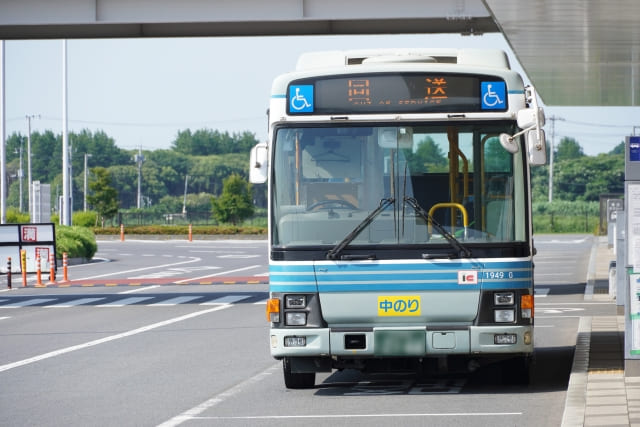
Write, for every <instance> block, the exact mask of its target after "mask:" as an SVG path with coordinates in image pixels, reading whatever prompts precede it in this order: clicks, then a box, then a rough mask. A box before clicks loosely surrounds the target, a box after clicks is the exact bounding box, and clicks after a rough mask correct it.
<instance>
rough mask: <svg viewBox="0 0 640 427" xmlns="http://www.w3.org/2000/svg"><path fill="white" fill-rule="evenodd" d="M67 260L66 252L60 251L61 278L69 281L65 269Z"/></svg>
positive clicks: (66, 268)
mask: <svg viewBox="0 0 640 427" xmlns="http://www.w3.org/2000/svg"><path fill="white" fill-rule="evenodd" d="M68 263H69V260H68V259H67V253H66V252H63V253H62V280H64V281H65V282H68V281H69V276H68V275H67V270H68V268H69V264H68Z"/></svg>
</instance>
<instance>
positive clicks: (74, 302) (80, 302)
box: [45, 297, 104, 308]
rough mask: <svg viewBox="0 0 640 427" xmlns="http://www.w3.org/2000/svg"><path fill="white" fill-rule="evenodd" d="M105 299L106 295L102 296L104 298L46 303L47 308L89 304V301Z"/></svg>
mask: <svg viewBox="0 0 640 427" xmlns="http://www.w3.org/2000/svg"><path fill="white" fill-rule="evenodd" d="M103 299H104V297H102V298H80V299H74V300H72V301H67V302H61V303H59V304H53V305H45V308H67V307H75V306H77V305H83V304H89V303H92V302H96V301H100V300H103Z"/></svg>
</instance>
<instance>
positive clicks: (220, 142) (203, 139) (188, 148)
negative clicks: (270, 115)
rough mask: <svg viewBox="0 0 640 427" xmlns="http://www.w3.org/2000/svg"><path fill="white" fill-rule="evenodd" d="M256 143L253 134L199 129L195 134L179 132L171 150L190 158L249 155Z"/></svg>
mask: <svg viewBox="0 0 640 427" xmlns="http://www.w3.org/2000/svg"><path fill="white" fill-rule="evenodd" d="M257 143H258V141H257V140H256V137H255V135H254V134H252V133H250V132H244V133H241V134H238V133H234V134H233V135H229V132H219V131H217V130H215V131H214V130H211V129H200V130H197V131H195V132H193V133H192V132H191V130H189V129H187V130H184V131H179V132H178V136H177V137H176V140H175V141H173V144H172V148H173V150H175V151H176V152H178V153H182V154H188V155H192V156H208V155H211V154H229V153H247V154H248V153H249V151H250V150H251V147H253V146H254V145H255V144H257Z"/></svg>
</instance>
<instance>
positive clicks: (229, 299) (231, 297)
mask: <svg viewBox="0 0 640 427" xmlns="http://www.w3.org/2000/svg"><path fill="white" fill-rule="evenodd" d="M247 298H249V297H248V296H246V295H227V296H225V297H220V298H216V299H214V300H211V301H207V302H203V303H202V304H200V305H219V304H233V303H234V302H238V301H242V300H245V299H247Z"/></svg>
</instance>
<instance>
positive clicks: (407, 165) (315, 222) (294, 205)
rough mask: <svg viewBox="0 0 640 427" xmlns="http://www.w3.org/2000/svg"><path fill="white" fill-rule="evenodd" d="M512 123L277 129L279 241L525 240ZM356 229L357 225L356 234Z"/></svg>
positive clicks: (275, 232)
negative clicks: (509, 146) (510, 147)
mask: <svg viewBox="0 0 640 427" xmlns="http://www.w3.org/2000/svg"><path fill="white" fill-rule="evenodd" d="M514 126H515V125H514V124H513V123H511V122H500V123H498V124H496V123H490V124H489V123H476V124H469V123H459V124H455V123H446V124H437V125H436V124H416V125H413V126H410V125H402V126H398V125H393V126H367V127H364V126H358V127H354V126H350V127H348V126H331V127H327V126H317V127H296V128H291V127H283V128H278V129H276V133H275V138H274V141H273V143H274V150H273V153H274V158H273V163H272V166H273V167H272V170H273V179H272V190H273V191H272V195H273V196H272V197H273V200H272V224H271V225H272V227H271V230H272V242H273V245H274V246H276V247H288V248H294V247H296V246H306V247H308V246H318V245H336V244H339V243H340V242H343V241H344V239H345V236H348V235H350V234H357V235H355V236H354V237H353V238H352V239H351V240H350V243H351V244H352V245H365V246H366V245H394V244H396V245H398V244H403V245H420V246H421V247H423V246H428V245H430V244H442V243H443V242H446V240H444V238H445V236H446V235H447V234H449V235H450V236H454V237H455V238H456V239H459V240H460V241H461V242H463V243H464V242H467V243H494V242H522V241H525V239H526V235H527V231H526V229H527V227H526V224H527V217H526V209H525V208H526V194H525V188H526V187H525V184H526V181H525V170H524V163H523V159H522V155H521V152H522V150H521V151H520V152H519V153H516V154H510V153H508V152H507V151H505V150H504V149H503V148H502V146H501V145H500V141H499V135H500V133H503V132H505V133H509V134H513V133H514V132H515V128H514ZM354 230H357V233H354Z"/></svg>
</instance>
